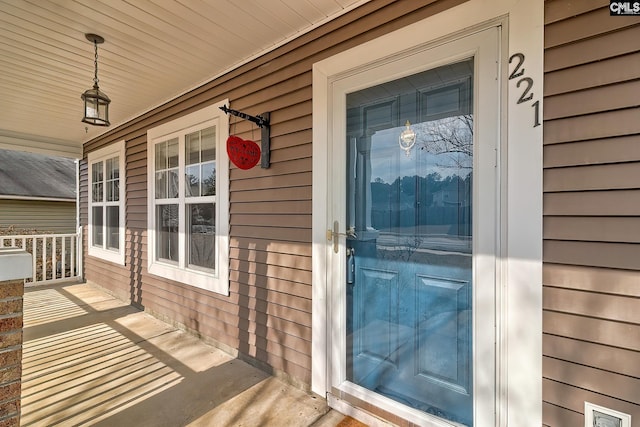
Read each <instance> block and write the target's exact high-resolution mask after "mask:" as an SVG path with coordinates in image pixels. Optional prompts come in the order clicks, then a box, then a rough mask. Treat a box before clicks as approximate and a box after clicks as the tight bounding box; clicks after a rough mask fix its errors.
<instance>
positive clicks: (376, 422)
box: [327, 393, 398, 427]
mask: <svg viewBox="0 0 640 427" xmlns="http://www.w3.org/2000/svg"><path fill="white" fill-rule="evenodd" d="M327 404H328V405H329V407H331V408H333V409H335V410H336V411H338V412H340V413H342V414H344V415H347V416H350V417H351V418H353V419H356V420H358V421H360V422H361V423H364V424H366V425H368V426H370V427H394V426H397V425H398V424H393V423H391V422H389V421H387V420H383V419H382V418H379V417H377V416H376V415H373V414H372V413H370V412H368V411H365V410H364V409H362V408H358V407H356V406H354V405H352V404H351V403H349V402H347V401H346V400H344V399H340V398H339V397H337V396H335V395H334V394H331V393H327Z"/></svg>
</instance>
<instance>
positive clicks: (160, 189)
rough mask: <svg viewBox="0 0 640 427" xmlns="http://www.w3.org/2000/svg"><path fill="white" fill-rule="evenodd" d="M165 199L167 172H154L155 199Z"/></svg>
mask: <svg viewBox="0 0 640 427" xmlns="http://www.w3.org/2000/svg"><path fill="white" fill-rule="evenodd" d="M166 198H167V171H160V172H156V199H166Z"/></svg>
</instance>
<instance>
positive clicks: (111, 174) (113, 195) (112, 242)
mask: <svg viewBox="0 0 640 427" xmlns="http://www.w3.org/2000/svg"><path fill="white" fill-rule="evenodd" d="M87 162H88V165H89V255H91V256H95V257H98V258H103V259H105V260H107V261H111V262H115V263H118V264H124V263H125V261H124V246H125V243H124V242H125V236H124V234H125V233H124V228H125V227H124V162H125V143H124V141H120V142H117V143H115V144H112V145H110V146H108V147H104V148H101V149H99V150H96V151H93V152H91V153H89V154H88V155H87Z"/></svg>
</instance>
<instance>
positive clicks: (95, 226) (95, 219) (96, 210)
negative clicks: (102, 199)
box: [91, 206, 104, 247]
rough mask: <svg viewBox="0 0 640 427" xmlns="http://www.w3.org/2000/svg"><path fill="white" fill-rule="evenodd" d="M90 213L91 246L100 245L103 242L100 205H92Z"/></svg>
mask: <svg viewBox="0 0 640 427" xmlns="http://www.w3.org/2000/svg"><path fill="white" fill-rule="evenodd" d="M91 213H92V218H91V226H92V230H93V246H98V247H102V245H103V243H104V240H103V233H104V231H103V230H102V224H103V221H102V219H103V218H102V206H94V207H93V208H92V209H91Z"/></svg>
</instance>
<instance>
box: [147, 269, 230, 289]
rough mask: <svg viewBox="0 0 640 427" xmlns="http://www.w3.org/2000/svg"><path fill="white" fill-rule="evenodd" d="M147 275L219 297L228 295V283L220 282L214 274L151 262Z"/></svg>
mask: <svg viewBox="0 0 640 427" xmlns="http://www.w3.org/2000/svg"><path fill="white" fill-rule="evenodd" d="M149 273H150V274H153V275H156V276H160V277H163V278H165V279H169V280H173V281H176V282H180V283H184V284H185V285H189V286H194V287H196V288H200V289H204V290H207V291H211V292H215V293H218V294H221V295H225V296H228V295H229V283H228V281H227V282H226V283H225V281H224V280H221V279H220V277H219V276H218V275H216V274H215V273H209V272H201V271H196V270H184V269H181V268H179V267H174V266H172V265H169V264H162V263H159V262H152V263H151V264H150V265H149Z"/></svg>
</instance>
